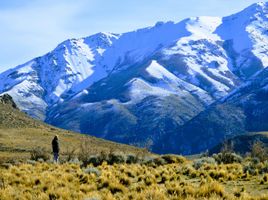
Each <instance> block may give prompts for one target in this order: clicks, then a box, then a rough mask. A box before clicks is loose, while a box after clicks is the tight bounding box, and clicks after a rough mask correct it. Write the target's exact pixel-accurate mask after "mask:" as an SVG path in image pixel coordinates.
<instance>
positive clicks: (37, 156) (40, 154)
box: [31, 147, 50, 161]
mask: <svg viewBox="0 0 268 200" xmlns="http://www.w3.org/2000/svg"><path fill="white" fill-rule="evenodd" d="M49 158H50V155H49V153H48V152H47V151H46V149H45V148H42V147H37V148H35V149H33V150H32V151H31V160H34V161H39V160H44V161H47V160H49Z"/></svg>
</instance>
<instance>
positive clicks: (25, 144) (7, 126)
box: [0, 101, 146, 163]
mask: <svg viewBox="0 0 268 200" xmlns="http://www.w3.org/2000/svg"><path fill="white" fill-rule="evenodd" d="M55 135H58V136H59V139H60V148H61V153H62V155H64V154H65V153H66V152H68V151H72V150H78V149H79V148H80V146H81V145H82V144H83V143H85V142H86V143H87V144H88V145H87V148H88V152H87V153H92V154H98V153H100V152H102V151H104V152H110V151H121V152H125V153H133V154H141V153H146V151H145V150H144V149H139V148H135V147H132V146H129V145H123V144H118V143H114V142H109V141H107V140H102V139H98V138H95V137H91V136H86V135H82V134H79V133H74V132H71V131H67V130H63V129H58V128H55V127H52V126H49V125H47V124H45V123H43V122H41V121H38V120H34V119H32V118H30V117H28V116H27V115H26V114H25V113H23V112H21V111H20V110H18V109H15V108H13V107H12V106H11V103H10V104H9V103H8V102H7V103H3V102H2V103H1V101H0V163H1V162H6V161H11V160H15V161H18V160H24V161H25V160H27V159H29V158H30V153H31V151H32V150H33V149H35V148H37V147H40V148H42V149H43V150H44V151H46V152H47V153H51V141H52V139H53V137H54V136H55Z"/></svg>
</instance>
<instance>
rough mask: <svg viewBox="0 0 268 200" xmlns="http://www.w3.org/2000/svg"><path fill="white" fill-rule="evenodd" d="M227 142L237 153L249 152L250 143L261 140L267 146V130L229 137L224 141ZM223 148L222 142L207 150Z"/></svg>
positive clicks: (213, 150) (217, 151)
mask: <svg viewBox="0 0 268 200" xmlns="http://www.w3.org/2000/svg"><path fill="white" fill-rule="evenodd" d="M225 142H226V143H227V144H229V145H230V144H232V148H233V149H232V150H233V151H234V152H236V153H239V154H242V155H244V154H246V153H248V152H251V148H252V145H253V144H254V143H255V142H261V143H263V144H264V146H266V147H268V132H257V133H248V134H245V135H239V136H236V137H234V138H230V139H228V140H227V141H225ZM222 148H223V143H220V144H218V145H217V146H215V147H213V148H212V149H210V150H209V153H210V154H213V153H219V152H220V151H221V149H222Z"/></svg>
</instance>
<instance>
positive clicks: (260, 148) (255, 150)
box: [251, 141, 268, 162]
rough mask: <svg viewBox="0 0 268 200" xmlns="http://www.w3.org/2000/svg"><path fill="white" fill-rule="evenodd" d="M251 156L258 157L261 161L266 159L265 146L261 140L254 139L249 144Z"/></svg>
mask: <svg viewBox="0 0 268 200" xmlns="http://www.w3.org/2000/svg"><path fill="white" fill-rule="evenodd" d="M251 157H253V158H254V157H255V158H259V159H260V161H261V162H263V161H265V160H267V158H268V152H267V148H266V147H265V145H264V144H263V143H262V142H261V141H256V142H254V143H253V144H252V146H251Z"/></svg>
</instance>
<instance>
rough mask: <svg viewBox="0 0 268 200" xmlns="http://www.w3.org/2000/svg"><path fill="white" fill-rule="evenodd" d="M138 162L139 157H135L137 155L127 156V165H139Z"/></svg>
mask: <svg viewBox="0 0 268 200" xmlns="http://www.w3.org/2000/svg"><path fill="white" fill-rule="evenodd" d="M138 162H139V158H138V156H135V155H132V154H129V155H127V158H126V163H127V164H135V163H138Z"/></svg>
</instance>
